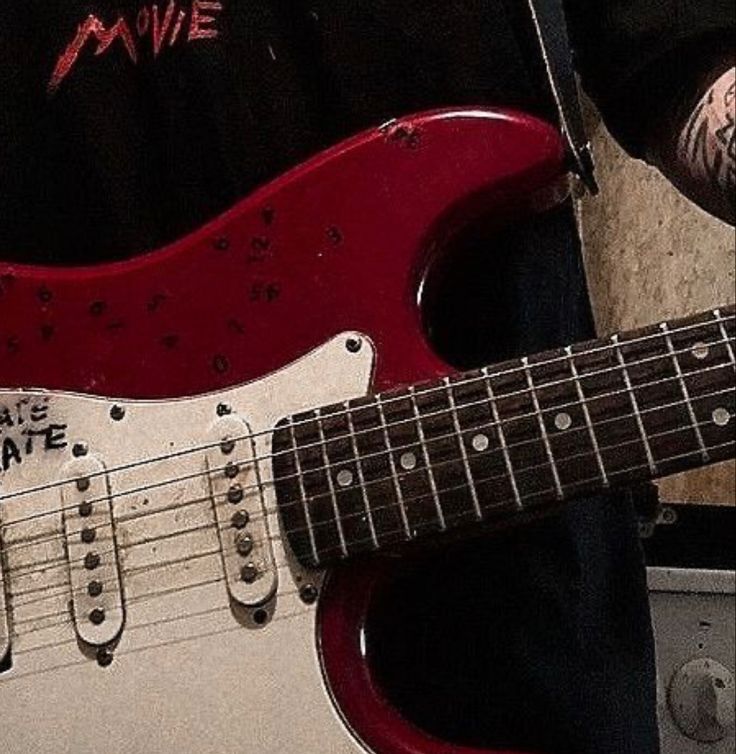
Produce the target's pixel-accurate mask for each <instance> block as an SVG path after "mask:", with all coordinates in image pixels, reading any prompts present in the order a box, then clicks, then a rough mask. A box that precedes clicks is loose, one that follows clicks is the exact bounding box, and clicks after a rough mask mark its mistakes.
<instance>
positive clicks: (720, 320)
mask: <svg viewBox="0 0 736 754" xmlns="http://www.w3.org/2000/svg"><path fill="white" fill-rule="evenodd" d="M711 314H713V319H709V320H706V321H703V322H698V323H693V324H690V325H686V326H682V327H678V328H675V329H670V330H669V331H668V333H667V334H666V335H665V334H663V333H662V332H661V331H660V332H655V333H650V334H649V335H646V336H639V337H638V338H634V339H632V340H629V341H625V342H621V343H620V347H630V346H634V345H639V344H640V343H643V342H647V341H649V340H653V339H663V338H666V337H672V336H673V335H678V334H681V333H683V332H689V331H691V330H697V329H699V328H711V329H713V328H720V326H721V325H725V323H726V322H730V321H731V320H736V314H730V315H727V316H725V317H723V316H722V314H721V311H720V309H714V310H713V311H712V312H711ZM732 340H733V339H732V338H729V337H726V338H720V339H719V340H718V341H715V342H714V343H710V344H708V343H694V344H693V345H692V346H690V347H689V348H685V349H682V350H679V351H676V352H675V353H674V354H671V353H668V354H667V355H666V356H673V355H675V356H676V355H680V354H683V353H687V352H689V351H692V350H693V348H694V347H701V346H702V347H706V348H709V347H713V346H717V345H722V344H725V343H727V342H729V341H732ZM595 342H599V341H595ZM616 348H617V345H616V344H614V343H606V345H600V346H597V347H595V348H589V349H588V350H587V351H580V352H578V353H575V354H573V355H572V358H579V357H585V356H591V355H595V354H597V353H603V352H605V351H612V350H615V349H616ZM666 356H664V355H663V356H657V357H653V358H666ZM570 358H571V357H570V355H568V354H565V355H564V356H556V357H552V358H550V359H547V360H546V361H540V362H537V363H535V364H532V365H531V368H538V367H544V366H549V365H550V364H556V363H565V362H567V361H569V360H570ZM645 361H647V360H646V359H645V360H640V361H638V362H630V363H629V364H628V365H627V366H637V364H639V363H644V362H645ZM491 368H492V367H487V368H486V370H483V371H484V374H483V376H481V377H467V378H465V379H462V378H461V379H459V380H458V381H456V382H454V383H453V384H452V387H453V388H457V387H464V386H468V385H474V384H478V383H483V382H484V381H485V380H487V379H488V378H494V379H496V378H499V377H505V376H508V375H514V376H516V375H520V376H522V375H524V374H525V371H526V369H527V368H528V366H520V367H513V368H510V369H506V370H502V371H499V372H493V373H488V374H486V373H485V372H486V371H487V370H488V369H491ZM621 369H622V366H621V365H620V364H618V365H615V366H613V367H610V368H608V369H606V370H602V371H600V372H591V373H588V374H581V375H580V377H581V379H587V378H589V377H591V376H595V375H596V374H598V373H601V374H604V373H609V372H616V371H619V370H621ZM569 381H570V379H569V378H568V379H565V380H562V381H560V383H559V384H564V383H567V382H569ZM432 384H434V383H432ZM552 384H554V383H549V385H550V386H551V385H552ZM445 390H447V386H446V385H444V384H443V385H442V387H439V386H437V387H432V388H428V389H427V390H423V391H418V392H417V393H416V394H417V396H419V397H426V396H431V395H433V394H436V393H442V392H444V391H445ZM530 391H531V388H526V389H525V390H522V391H518V392H517V393H510V394H508V395H506V396H503V397H504V398H509V397H514V395H525V394H527V393H529V392H530ZM384 395H386V396H387V397H386V398H384V400H383V405H384V406H386V405H390V404H392V403H394V402H400V401H404V400H406V399H407V397H406V396H405V395H393V396H392V392H391V391H389V392H388V393H386V394H384ZM368 407H370V406H366V407H364V408H368ZM358 408H361V407H358ZM352 410H353V409H348V410H346V411H341V412H337V413H335V414H331V415H330V416H331V417H333V418H336V417H339V416H344V415H346V414H348V413H350V412H351V411H352ZM313 422H314V418H313V417H310V418H309V419H303V420H300V421H299V422H295V423H294V424H293V426H295V427H298V426H302V425H305V424H311V423H313ZM273 432H274V429H273V428H271V429H267V430H261V431H259V432H255V433H253V432H251V433H248V434H245V435H240V436H237V437H233V438H227V442H241V441H246V440H250V441H251V442H252V441H253V440H254V439H255V438H257V437H263V436H267V435H269V434H272V433H273ZM222 444H223V441H222V440H218V441H217V442H212V443H207V444H204V445H199V446H195V447H193V448H186V449H182V450H180V451H174V452H172V453H167V454H166V455H162V456H154V457H153V458H147V459H141V460H139V461H133V462H131V463H129V464H122V465H120V466H117V467H113V468H112V469H106V470H103V471H98V472H93V473H91V474H89V475H88V477H87V478H89V479H94V478H96V477H109V476H111V475H113V474H117V473H122V472H124V471H130V470H131V469H136V468H141V467H145V466H148V465H153V464H156V463H162V462H165V461H170V460H172V459H175V458H181V457H184V456H188V455H191V454H193V453H200V452H202V451H206V450H212V449H215V448H217V447H220V446H221V445H222ZM67 483H68V480H66V481H59V482H53V483H50V484H44V485H39V486H37V487H31V488H28V489H25V490H19V491H17V492H13V493H10V494H8V495H5V496H4V497H3V498H2V499H4V500H12V499H15V498H18V497H23V496H26V495H30V494H35V493H38V492H45V491H47V490H48V489H54V488H58V487H63V486H64V485H65V484H67Z"/></svg>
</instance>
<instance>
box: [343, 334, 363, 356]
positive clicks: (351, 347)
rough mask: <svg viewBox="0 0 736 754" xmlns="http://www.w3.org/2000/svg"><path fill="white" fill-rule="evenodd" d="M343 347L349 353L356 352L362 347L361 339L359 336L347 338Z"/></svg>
mask: <svg viewBox="0 0 736 754" xmlns="http://www.w3.org/2000/svg"><path fill="white" fill-rule="evenodd" d="M345 347H346V348H347V349H348V351H350V353H358V352H359V351H360V349H361V348H363V341H362V340H361V338H348V340H347V343H345Z"/></svg>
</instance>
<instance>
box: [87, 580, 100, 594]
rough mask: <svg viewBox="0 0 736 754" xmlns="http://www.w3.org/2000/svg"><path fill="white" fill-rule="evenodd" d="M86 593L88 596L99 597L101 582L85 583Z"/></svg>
mask: <svg viewBox="0 0 736 754" xmlns="http://www.w3.org/2000/svg"><path fill="white" fill-rule="evenodd" d="M87 594H89V596H90V597H99V596H100V595H101V594H102V582H101V581H90V582H89V584H87Z"/></svg>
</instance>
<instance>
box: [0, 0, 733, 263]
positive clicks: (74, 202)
mask: <svg viewBox="0 0 736 754" xmlns="http://www.w3.org/2000/svg"><path fill="white" fill-rule="evenodd" d="M5 5H6V7H5V8H4V11H3V16H2V19H3V23H2V26H0V71H2V77H1V78H0V249H2V250H3V256H5V257H6V258H7V256H9V255H10V256H13V257H22V258H26V259H39V260H54V261H64V260H81V259H101V258H104V257H113V256H121V255H127V254H133V253H136V252H139V251H141V250H143V249H148V248H152V247H156V246H159V245H161V244H162V243H164V242H166V241H169V240H172V239H173V238H175V237H177V236H180V235H182V234H184V233H185V232H187V231H189V230H191V229H192V228H194V227H196V226H197V225H200V224H201V223H202V222H203V221H204V220H205V219H208V218H210V217H212V216H213V215H215V214H217V213H218V212H220V211H222V210H223V209H225V208H226V207H228V206H229V205H230V204H232V203H233V202H234V201H235V200H236V199H237V198H238V197H241V196H243V195H244V194H246V193H247V192H248V191H250V190H251V189H252V188H253V187H254V186H255V185H257V184H260V183H263V182H265V181H267V180H268V179H269V178H271V177H273V176H274V175H275V174H277V173H279V172H281V171H283V170H284V169H286V168H287V167H289V166H291V165H293V164H294V163H295V162H297V161H300V160H302V159H304V158H305V157H306V156H307V155H309V154H312V153H314V152H315V151H317V150H319V149H321V148H323V147H325V146H326V145H328V144H330V143H333V142H335V141H336V140H338V139H340V138H342V137H344V136H346V135H348V134H350V133H353V132H355V131H357V130H360V129H362V128H365V127H367V126H371V125H374V124H377V123H380V122H383V121H384V120H386V119H388V118H391V117H394V116H396V115H400V114H405V113H407V112H411V111H418V110H422V109H427V108H431V107H435V106H445V105H454V104H475V105H479V104H492V105H507V106H514V107H518V108H521V109H526V110H529V111H531V112H534V113H538V114H541V115H544V116H547V117H550V118H552V117H554V109H553V108H552V106H551V100H550V97H549V94H548V91H547V87H546V82H545V79H544V75H543V71H542V67H541V65H540V61H539V55H538V52H537V47H536V42H535V40H534V37H533V35H532V33H531V25H530V23H529V18H528V9H527V5H526V2H525V1H524V0H452V1H448V0H402V1H401V2H398V1H397V0H338V1H335V0H313V1H309V0H247V2H246V1H244V0H220V1H219V2H212V1H211V0H210V1H209V2H204V1H203V0H199V1H197V0H173V1H172V2H170V3H167V2H159V3H157V4H156V9H155V10H154V7H153V4H151V3H150V2H144V0H118V1H117V2H110V1H109V0H105V2H97V3H95V2H88V1H86V0H65V2H63V3H52V2H44V3H8V4H5ZM568 6H569V13H570V23H571V27H572V31H573V37H574V42H575V47H576V50H577V53H578V59H579V61H580V64H581V68H582V71H583V74H584V76H585V77H586V82H587V83H588V85H589V89H590V90H591V91H592V92H594V93H595V94H597V95H598V100H599V102H600V103H601V104H602V105H603V106H604V108H606V109H610V110H612V111H615V112H616V113H617V114H618V117H616V118H615V119H612V120H611V123H612V124H613V125H614V127H615V128H616V130H617V131H619V132H621V133H622V134H624V135H625V136H627V137H628V139H629V141H630V142H631V145H632V146H635V142H636V135H637V128H636V125H637V124H638V123H639V122H640V121H642V119H645V118H646V115H647V111H648V108H649V107H651V104H649V103H650V99H651V98H652V95H653V94H654V95H655V96H654V98H653V99H654V100H656V90H657V89H659V88H661V86H663V85H664V84H663V82H664V83H665V84H666V82H668V81H669V80H670V79H669V77H668V75H667V74H668V71H667V70H664V71H661V72H660V73H661V75H659V76H654V77H653V78H652V80H651V82H650V81H649V80H647V85H648V87H649V89H650V90H652V91H649V92H647V97H646V98H645V97H643V96H642V93H641V92H640V91H638V90H637V89H636V84H637V82H639V81H641V80H643V79H642V73H643V72H644V71H645V70H649V71H651V70H652V69H654V70H655V71H656V68H657V64H658V63H659V62H660V61H662V59H663V58H664V57H665V56H666V55H668V54H670V53H672V52H673V51H677V50H678V49H679V48H680V47H681V46H682V45H684V44H685V43H687V42H690V41H692V40H698V39H702V38H704V37H705V36H707V35H708V34H712V33H714V32H718V33H721V34H723V33H724V31H725V30H726V29H728V26H729V24H732V22H733V18H732V16H733V11H732V9H731V6H730V3H728V2H726V1H725V0H704V1H702V2H698V3H692V2H686V1H685V0H637V2H636V3H631V2H627V1H625V0H608V1H604V2H592V1H591V0H568ZM611 115H612V116H613V113H611Z"/></svg>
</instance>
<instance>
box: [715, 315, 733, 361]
mask: <svg viewBox="0 0 736 754" xmlns="http://www.w3.org/2000/svg"><path fill="white" fill-rule="evenodd" d="M713 316H714V317H715V318H716V321H717V322H718V327H719V329H720V331H721V337H722V338H723V340H724V342H725V344H726V350H727V351H728V355H729V358H730V359H731V363H732V364H733V365H734V367H736V355H734V350H733V346H732V345H731V340H730V338H729V337H728V330H726V324H725V320H724V318H723V317H722V316H721V310H720V309H714V310H713Z"/></svg>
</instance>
